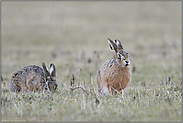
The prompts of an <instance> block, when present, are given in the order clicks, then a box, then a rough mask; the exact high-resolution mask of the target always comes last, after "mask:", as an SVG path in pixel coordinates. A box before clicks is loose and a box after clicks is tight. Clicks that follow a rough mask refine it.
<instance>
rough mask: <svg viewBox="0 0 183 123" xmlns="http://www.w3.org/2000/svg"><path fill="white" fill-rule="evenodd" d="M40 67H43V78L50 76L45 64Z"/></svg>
mask: <svg viewBox="0 0 183 123" xmlns="http://www.w3.org/2000/svg"><path fill="white" fill-rule="evenodd" d="M42 67H43V72H44V76H45V77H46V78H47V76H49V75H50V73H49V72H48V69H47V68H46V65H45V63H44V62H43V63H42Z"/></svg>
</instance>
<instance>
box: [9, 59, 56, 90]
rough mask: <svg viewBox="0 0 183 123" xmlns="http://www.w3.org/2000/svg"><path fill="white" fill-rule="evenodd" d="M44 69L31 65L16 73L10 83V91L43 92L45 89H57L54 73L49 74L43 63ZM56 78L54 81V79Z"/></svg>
mask: <svg viewBox="0 0 183 123" xmlns="http://www.w3.org/2000/svg"><path fill="white" fill-rule="evenodd" d="M42 66H43V68H41V67H39V66H36V65H29V66H26V67H23V68H21V69H19V70H18V71H16V72H15V73H14V74H13V75H12V77H11V81H10V91H13V92H20V91H21V92H27V91H28V90H29V91H43V90H44V89H48V90H51V91H52V90H55V89H56V88H57V83H56V78H55V74H53V73H56V72H55V66H54V64H53V65H52V66H54V71H52V73H49V72H48V70H47V68H46V65H45V63H44V62H43V63H42ZM50 72H51V71H50ZM53 75H54V76H53ZM52 78H54V80H53V79H52Z"/></svg>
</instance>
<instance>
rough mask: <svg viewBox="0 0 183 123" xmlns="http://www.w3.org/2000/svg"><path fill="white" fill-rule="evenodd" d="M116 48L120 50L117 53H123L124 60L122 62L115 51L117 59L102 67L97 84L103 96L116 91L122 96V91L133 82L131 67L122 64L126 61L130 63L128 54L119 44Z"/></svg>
mask: <svg viewBox="0 0 183 123" xmlns="http://www.w3.org/2000/svg"><path fill="white" fill-rule="evenodd" d="M114 45H115V44H114ZM116 46H117V47H116V48H117V49H118V50H116V51H117V52H121V54H122V55H123V56H124V60H121V59H120V58H121V57H120V58H119V57H118V56H117V53H116V51H115V52H114V53H115V54H114V55H115V58H114V59H111V60H108V61H106V62H105V63H104V64H103V65H102V66H101V68H100V70H99V71H98V73H97V82H98V89H99V92H100V93H102V94H114V92H115V91H118V92H119V93H120V94H122V90H125V88H126V87H127V86H128V84H129V82H130V80H131V69H130V66H129V65H122V64H123V63H121V62H123V61H125V60H127V61H129V59H128V53H126V52H124V51H123V49H122V48H119V47H118V45H117V44H116ZM121 47H122V46H121ZM112 48H115V47H112ZM120 50H121V51H120Z"/></svg>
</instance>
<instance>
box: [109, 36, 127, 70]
mask: <svg viewBox="0 0 183 123" xmlns="http://www.w3.org/2000/svg"><path fill="white" fill-rule="evenodd" d="M108 43H109V47H110V49H111V50H112V51H113V52H114V56H115V59H116V61H117V62H118V63H119V64H120V65H121V66H122V67H126V66H128V65H129V64H130V60H129V59H128V56H129V55H128V53H127V52H125V51H123V46H122V44H121V42H120V41H119V40H118V39H115V40H114V41H112V40H111V39H109V38H108Z"/></svg>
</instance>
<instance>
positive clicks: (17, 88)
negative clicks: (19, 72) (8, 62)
mask: <svg viewBox="0 0 183 123" xmlns="http://www.w3.org/2000/svg"><path fill="white" fill-rule="evenodd" d="M9 89H10V91H12V92H20V91H21V88H20V87H19V86H17V85H16V84H15V83H14V82H13V80H11V82H10V86H9Z"/></svg>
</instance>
